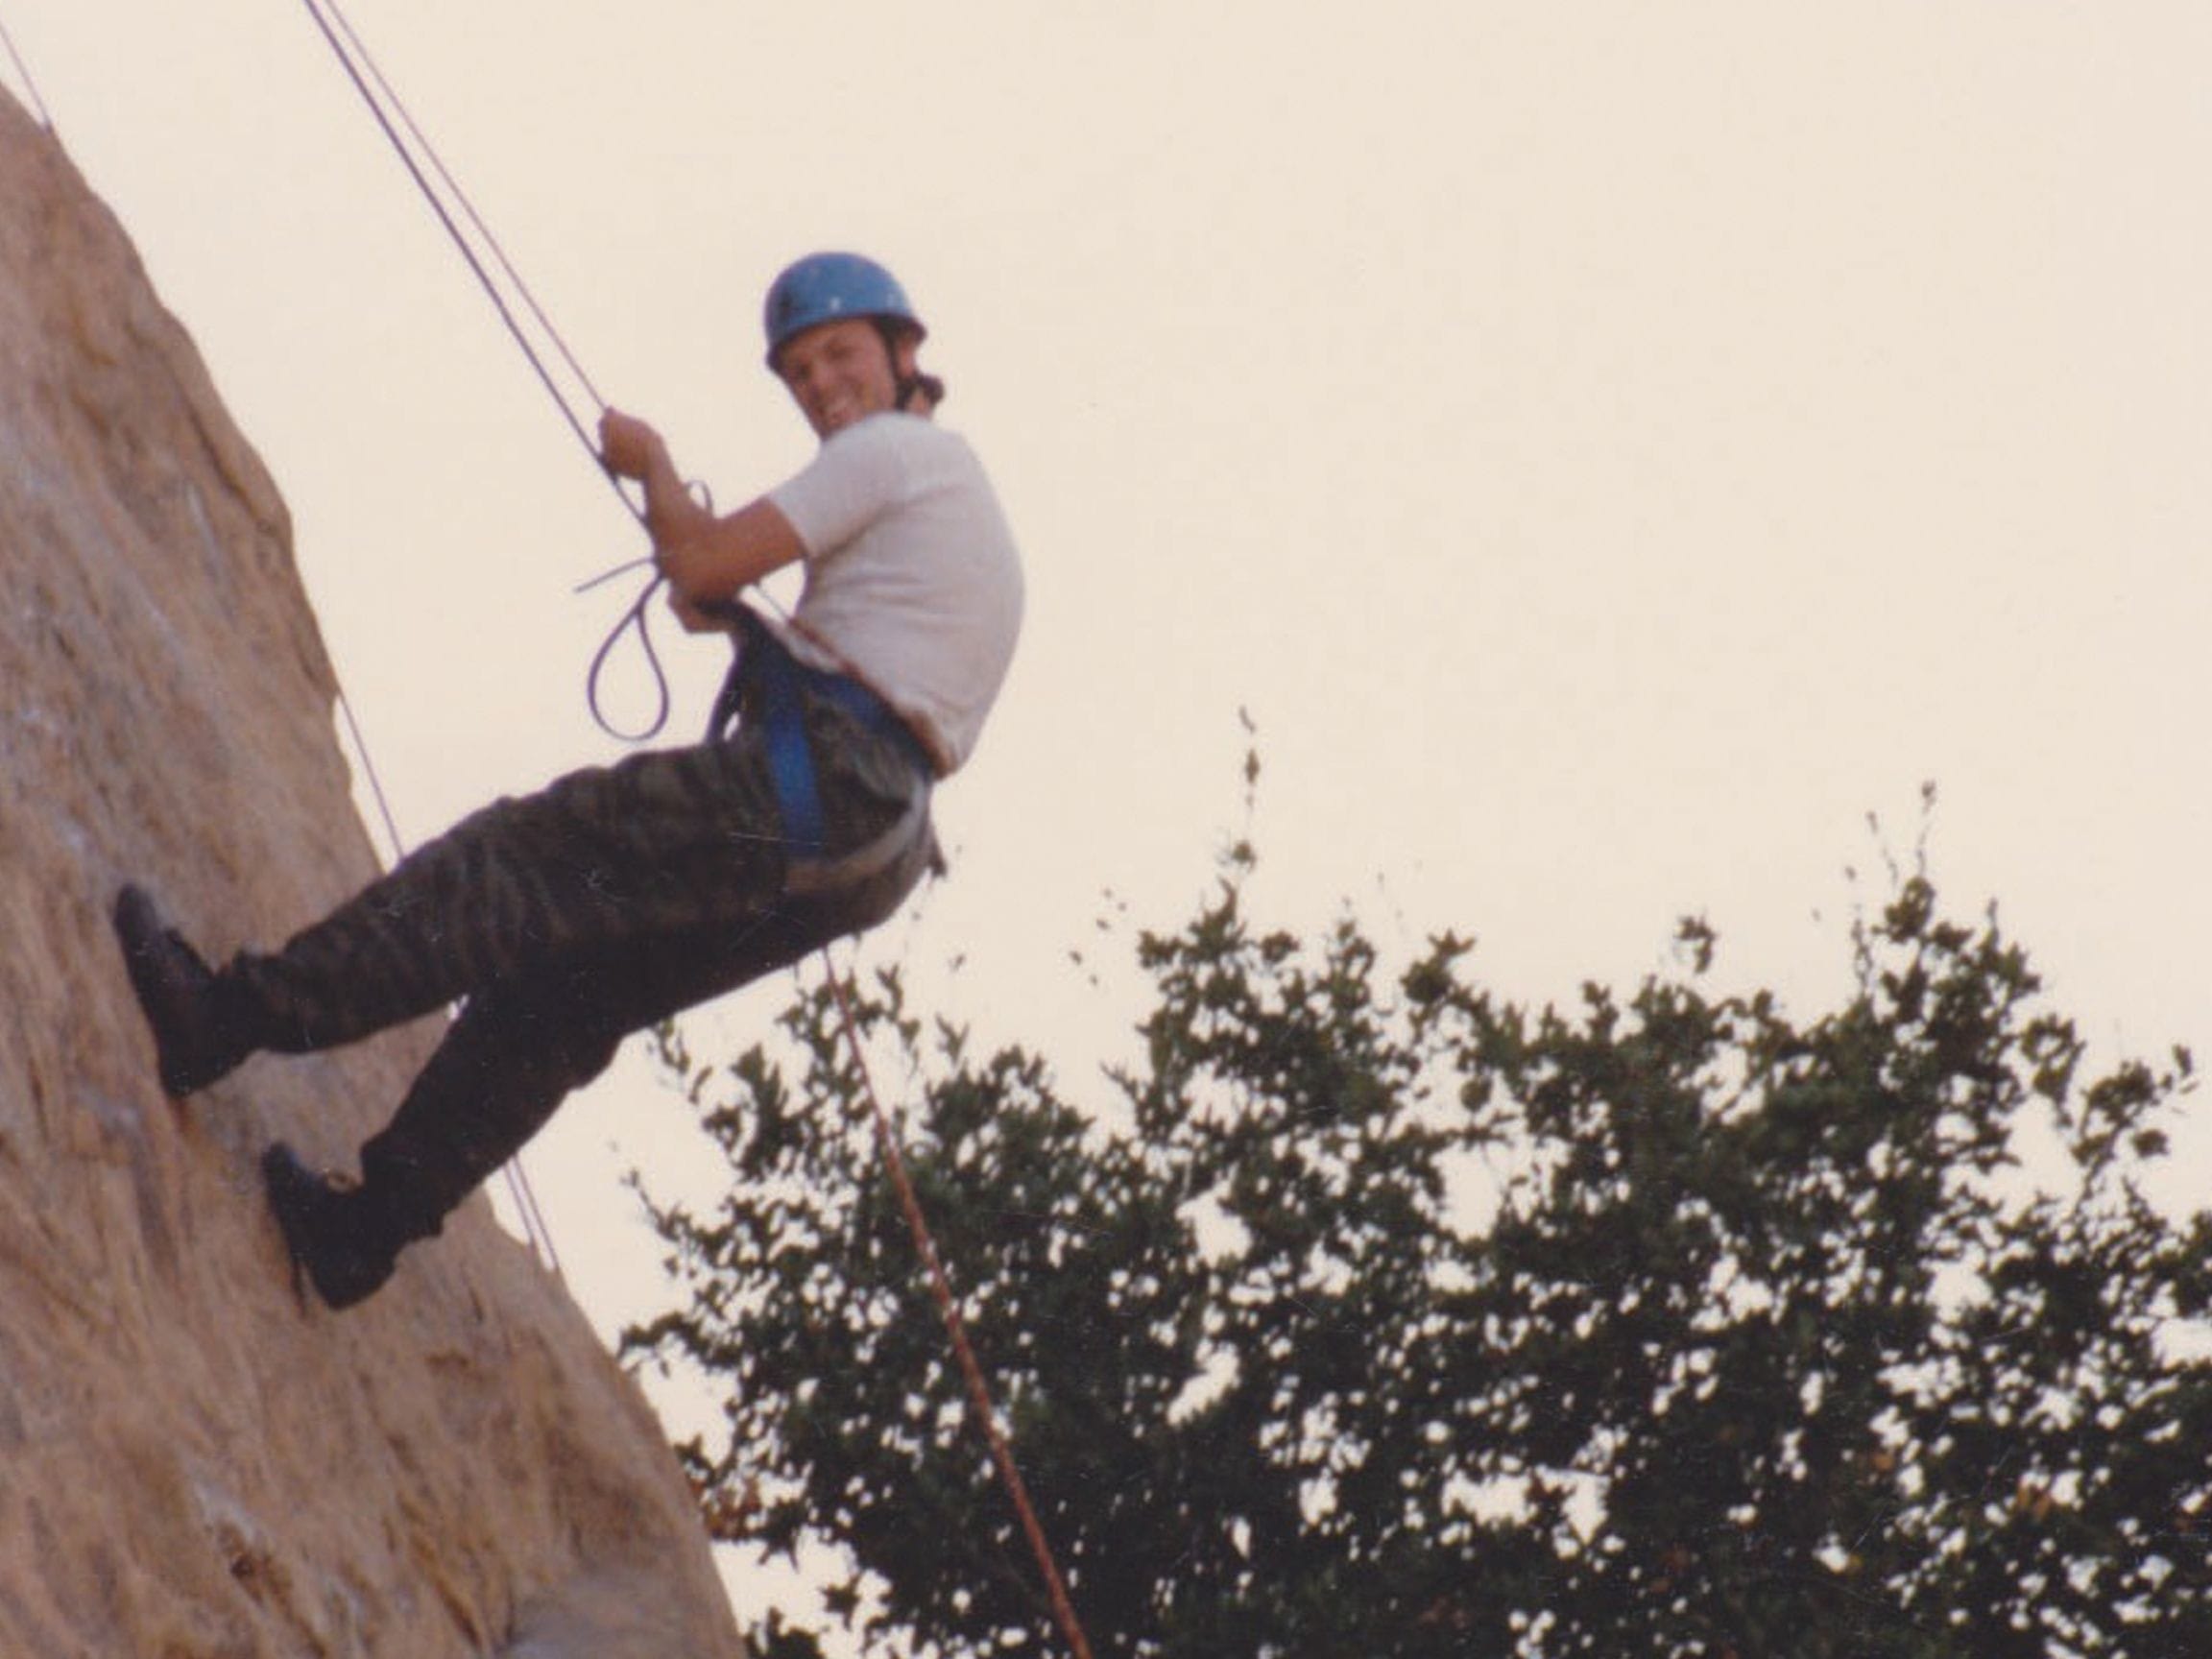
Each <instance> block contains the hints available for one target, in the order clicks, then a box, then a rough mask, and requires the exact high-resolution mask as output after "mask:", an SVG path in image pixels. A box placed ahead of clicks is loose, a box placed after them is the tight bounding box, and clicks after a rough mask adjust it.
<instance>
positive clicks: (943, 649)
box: [768, 414, 1022, 775]
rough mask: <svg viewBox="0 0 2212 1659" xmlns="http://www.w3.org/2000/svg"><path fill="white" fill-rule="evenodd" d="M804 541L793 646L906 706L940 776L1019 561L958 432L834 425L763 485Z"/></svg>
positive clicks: (1006, 607) (1011, 603) (994, 669)
mask: <svg viewBox="0 0 2212 1659" xmlns="http://www.w3.org/2000/svg"><path fill="white" fill-rule="evenodd" d="M768 498H769V500H771V501H773V502H774V503H775V504H776V506H777V508H778V510H779V511H780V512H781V513H782V515H783V517H785V518H787V519H789V520H790V521H791V528H792V529H793V530H795V531H797V532H798V534H799V540H800V541H801V543H802V544H804V545H805V549H806V565H805V569H806V584H805V589H803V590H802V592H801V594H800V598H799V606H798V609H797V610H796V611H795V612H793V613H792V622H793V624H794V627H793V628H786V629H781V630H780V632H781V634H782V635H783V637H784V639H785V641H786V642H787V643H788V644H789V645H790V647H791V650H792V652H793V654H794V655H795V656H797V657H799V658H800V659H801V660H802V661H806V662H808V663H811V664H812V665H813V666H815V667H817V668H831V669H837V670H840V671H851V672H853V673H854V674H856V675H857V676H858V677H859V678H860V679H861V680H862V681H863V682H865V683H866V684H867V685H869V686H871V687H872V688H874V690H875V691H876V692H877V693H878V695H879V696H881V697H882V698H883V699H884V700H885V701H887V702H888V703H890V704H891V706H892V707H893V708H895V709H898V710H899V712H900V713H901V714H902V715H904V716H905V717H906V719H907V721H908V723H909V724H911V725H912V726H913V727H914V728H915V730H916V732H917V733H919V734H920V735H921V737H922V739H923V741H924V742H925V743H926V744H927V745H928V747H929V748H930V749H931V750H932V751H933V752H934V754H935V757H936V760H937V765H938V770H939V772H940V773H941V774H946V775H950V773H952V772H953V771H955V770H957V769H958V768H959V766H960V765H961V764H962V763H963V762H964V761H966V760H967V758H968V757H969V756H970V755H971V754H973V753H974V749H975V739H976V736H977V734H978V733H981V731H982V730H983V717H984V716H985V715H986V714H988V713H989V712H990V710H991V705H992V702H993V701H994V700H995V699H996V698H997V697H998V687H999V686H1000V685H1002V684H1004V682H1005V679H1006V669H1007V665H1008V664H1009V663H1010V662H1011V661H1013V658H1014V639H1015V636H1016V635H1017V634H1018V633H1020V631H1021V626H1022V560H1021V555H1020V553H1019V552H1018V551H1017V549H1016V548H1015V545H1014V534H1013V532H1012V530H1011V529H1009V528H1008V526H1007V523H1006V517H1005V514H1004V513H1002V512H1001V511H1000V510H999V506H998V496H997V495H996V494H995V493H993V492H992V489H991V481H990V479H989V478H987V477H985V476H984V472H983V467H982V463H981V462H979V461H978V460H977V459H976V458H975V452H974V450H973V449H971V448H970V447H969V446H968V443H967V440H965V439H964V438H962V437H960V436H959V435H958V434H957V433H954V432H948V431H947V430H945V429H944V428H943V427H941V426H939V425H937V424H936V423H935V422H934V421H927V420H925V419H923V418H922V417H920V416H918V415H905V414H882V415H872V416H870V417H869V418H868V419H866V420H864V421H858V422H856V423H854V425H851V426H848V427H846V428H845V429H844V430H843V431H840V432H836V433H833V434H831V435H830V437H829V439H827V440H826V441H825V442H824V443H823V445H822V448H821V451H820V453H818V454H817V455H816V456H815V458H814V460H813V461H812V463H810V464H809V465H808V466H807V467H806V469H805V470H804V471H802V472H800V473H799V474H797V476H795V477H793V478H791V479H789V480H787V481H786V482H784V483H782V484H780V485H778V486H777V487H776V488H775V489H774V490H772V491H770V492H769V493H768Z"/></svg>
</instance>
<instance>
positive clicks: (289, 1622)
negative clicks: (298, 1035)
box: [0, 95, 739, 1659]
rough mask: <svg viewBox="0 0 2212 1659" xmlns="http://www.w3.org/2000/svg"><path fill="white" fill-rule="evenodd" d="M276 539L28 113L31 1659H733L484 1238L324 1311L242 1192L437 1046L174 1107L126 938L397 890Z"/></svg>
mask: <svg viewBox="0 0 2212 1659" xmlns="http://www.w3.org/2000/svg"><path fill="white" fill-rule="evenodd" d="M332 707H333V681H332V675H331V670H330V665H329V663H328V661H327V660H326V659H325V655H324V650H323V646H322V644H321V641H320V639H319V637H318V636H317V633H316V628H315V622H314V618H313V617H312V615H311V614H310V613H309V611H308V608H307V603H306V600H305V596H304V594H303V593H302V591H301V586H300V583H299V579H298V577H297V575H296V573H295V571H294V567H293V563H292V552H291V529H290V524H289V521H288V518H287V517H286V514H285V509H284V504H283V502H282V500H281V499H280V498H279V497H278V495H277V493H276V487H275V486H274V484H273V483H272V482H271V481H270V478H269V476H268V474H267V473H266V471H264V469H263V468H262V466H261V464H260V462H259V460H258V459H257V458H256V456H255V455H254V453H253V451H252V448H251V447H249V445H247V444H246V442H245V441H244V440H243V439H242V438H241V437H240V436H239V434H238V432H237V431H236V430H235V429H234V428H233V426H232V425H231V423H230V421H229V420H228V417H227V416H226V415H225V413H224V411H223V409H222V407H221V406H220V404H219V403H218V402H217V400H216V397H215V395H214V391H213V389H212V387H211V385H210V383H209V380H208V377H207V374H206V372H205V370H204V367H203V365H202V364H201V361H200V359H199V356H198V354H197V353H196V351H195V350H194V349H193V347H192V344H191V342H190V341H189V340H188V339H187V338H186V336H185V334H184V332H183V330H182V329H181V328H180V326H179V325H178V324H177V323H176V322H175V320H174V319H172V318H171V317H170V316H169V315H168V314H167V313H166V312H165V311H164V310H163V309H162V308H161V306H160V304H159V303H158V301H156V299H155V297H154V295H153V292H152V291H151V289H150V287H149V286H148V283H147V280H146V277H145V276H144V273H143V272H142V270H141V269H140V267H139V264H138V261H137V258H136V256H135V255H134V254H133V252H132V249H131V247H130V245H129V243H128V241H127V240H126V238H125V237H124V235H123V233H122V231H121V229H120V228H119V227H118V226H117V225H116V223H115V221H114V219H113V218H112V216H111V215H110V214H109V213H108V211H107V209H106V208H105V207H103V206H102V205H101V204H99V203H98V202H96V201H95V200H94V199H93V198H92V197H91V195H90V194H89V193H88V191H87V190H86V189H85V187H84V183H83V181H82V180H81V179H80V178H79V176H78V175H77V173H76V171H75V169H74V168H73V167H72V166H71V165H70V163H69V162H68V160H67V159H66V157H65V156H63V155H62V153H61V151H60V149H59V147H57V146H56V145H55V144H54V143H53V142H52V141H51V140H50V139H49V138H48V136H47V135H46V134H45V133H44V132H41V131H40V130H39V129H37V128H36V126H35V125H34V124H33V123H32V122H31V121H30V120H29V119H28V118H27V117H26V116H24V115H23V113H22V112H21V111H20V110H19V109H18V108H16V107H15V106H14V105H13V104H12V102H10V101H8V100H7V99H6V98H5V96H4V95H0V1659H75V1656H83V1659H119V1656H132V1659H145V1656H167V1659H187V1656H189V1659H201V1656H207V1659H213V1656H217V1655H222V1656H226V1659H228V1656H231V1655H237V1656H246V1655H254V1656H263V1655H266V1656H271V1659H275V1656H291V1655H307V1654H312V1655H335V1656H351V1655H379V1656H380V1655H396V1656H397V1655H403V1656H405V1659H442V1656H445V1655H506V1656H508V1659H582V1656H584V1655H590V1656H592V1659H644V1656H646V1655H652V1656H656V1659H660V1656H673V1655H686V1656H694V1655H695V1656H713V1655H735V1654H736V1653H737V1652H738V1651H739V1647H738V1643H737V1639H736V1637H735V1634H734V1632H733V1627H732V1622H731V1619H730V1615H729V1613H728V1610H727V1608H726V1606H725V1604H724V1601H723V1599H722V1595H721V1592H720V1589H719V1587H718V1585H717V1582H716V1579H715V1576H714V1573H713V1569H712V1564H711V1561H710V1558H709V1550H708V1546H707V1543H706V1540H705V1537H704V1535H703V1533H702V1531H701V1528H700V1527H699V1524H698V1522H697V1519H696V1517H695V1515H694V1512H693V1510H692V1507H691V1504H690V1503H689V1500H688V1498H687V1495H686V1493H685V1488H684V1484H683V1481H682V1479H681V1477H680V1476H679V1474H678V1472H677V1469H676V1465H675V1461H674V1458H673V1457H672V1456H671V1455H670V1454H669V1452H668V1450H667V1449H666V1447H665V1445H664V1443H663V1440H662V1437H661V1432H660V1430H659V1427H658V1425H657V1424H656V1422H655V1420H654V1419H653V1417H652V1414H651V1413H650V1412H649V1410H648V1409H647V1408H646V1407H645V1405H644V1403H643V1402H642V1400H641V1399H640V1398H639V1397H638V1395H637V1392H636V1390H635V1389H634V1388H633V1387H632V1386H631V1384H630V1383H628V1381H627V1380H626V1379H624V1378H623V1377H622V1376H621V1375H620V1373H619V1372H618V1371H617V1369H616V1368H615V1367H614V1365H613V1363H612V1362H611V1361H610V1360H609V1359H608V1358H606V1356H605V1355H604V1353H603V1352H602V1351H601V1349H600V1347H599V1345H598V1343H597V1342H596V1340H595V1339H594V1337H593V1335H592V1334H591V1332H590V1330H589V1327H588V1326H587V1324H586V1322H585V1320H584V1318H583V1317H582V1315H581V1314H580V1313H579V1312H578V1311H577V1310H576V1309H575V1307H574V1306H573V1305H572V1304H571V1303H570V1301H569V1300H568V1298H567V1297H566V1296H565V1293H564V1292H563V1291H562V1289H561V1288H560V1286H558V1285H557V1284H555V1283H553V1282H552V1281H551V1280H550V1279H549V1277H548V1276H547V1275H546V1274H544V1273H543V1272H541V1270H540V1269H539V1268H538V1267H537V1266H536V1265H535V1264H534V1263H533V1262H532V1261H531V1260H530V1258H529V1257H528V1255H527V1253H526V1252H525V1251H524V1250H523V1249H522V1248H521V1247H520V1246H519V1245H517V1243H515V1242H514V1241H512V1240H510V1239H509V1238H507V1237H506V1236H505V1235H504V1234H502V1233H501V1232H500V1231H499V1229H498V1228H497V1226H496V1225H495V1224H494V1223H493V1220H492V1217H491V1214H490V1212H489V1210H488V1208H487V1207H486V1206H485V1205H484V1203H483V1202H482V1200H478V1201H476V1202H475V1203H473V1204H472V1205H471V1206H470V1207H469V1209H468V1210H467V1211H465V1212H464V1213H463V1214H461V1215H459V1216H457V1217H456V1218H455V1220H454V1221H453V1223H452V1224H450V1225H449V1226H448V1227H447V1229H446V1233H445V1238H442V1239H440V1240H438V1241H437V1242H435V1243H434V1244H431V1245H429V1246H425V1247H422V1248H419V1249H417V1250H416V1251H414V1252H412V1253H410V1255H409V1256H408V1257H407V1258H406V1259H405V1260H404V1261H403V1262H402V1264H401V1267H400V1270H399V1273H398V1275H397V1278H396V1279H395V1280H394V1281H393V1283H392V1284H391V1285H390V1286H387V1287H386V1289H385V1290H384V1291H383V1292H382V1293H380V1294H379V1295H377V1296H376V1297H374V1298H373V1299H372V1300H371V1301H370V1302H369V1303H367V1304H366V1305H365V1306H363V1307H361V1308H359V1309H356V1310H352V1311H350V1312H348V1313H345V1314H342V1315H333V1314H331V1313H329V1312H327V1311H325V1310H323V1309H322V1307H321V1306H320V1304H316V1305H314V1306H311V1307H310V1306H303V1305H302V1304H301V1301H300V1300H298V1299H297V1298H296V1296H295V1293H294V1290H293V1287H292V1285H291V1283H290V1280H289V1277H288V1275H287V1272H286V1270H285V1266H284V1264H283V1260H282V1254H281V1249H280V1246H279V1244H278V1241H277V1238H276V1232H275V1230H274V1228H273V1227H272V1225H271V1223H270V1222H269V1220H268V1218H267V1216H266V1214H265V1213H264V1210H263V1207H262V1203H261V1199H260V1194H259V1187H258V1182H257V1180H256V1178H255V1174H254V1160H255V1157H256V1154H257V1152H258V1150H259V1148H260V1147H261V1146H262V1145H263V1144H264V1143H265V1142H267V1141H268V1140H270V1139H271V1138H273V1137H276V1136H279V1135H281V1136H284V1137H286V1138H289V1139H291V1140H292V1141H293V1142H295V1143H296V1144H298V1145H300V1146H301V1148H302V1149H303V1150H304V1151H306V1152H307V1153H308V1154H309V1155H310V1156H313V1157H318V1158H321V1159H324V1160H326V1161H329V1162H332V1163H341V1164H349V1162H350V1156H351V1150H352V1148H353V1146H354V1145H355V1144H356V1142H358V1141H359V1140H360V1139H361V1138H362V1137H363V1136H364V1135H365V1134H366V1133H368V1132H369V1131H371V1130H372V1129H373V1127H374V1126H375V1125H376V1123H377V1122H378V1121H380V1120H381V1118H382V1116H383V1115H384V1113H385V1112H386V1111H387V1110H388V1109H389V1108H390V1106H391V1104H392V1103H393V1102H394V1101H396V1100H397V1097H398V1095H399V1092H400V1090H401V1088H402V1087H403V1086H404V1084H405V1082H406V1080H407V1079H408V1077H409V1076H410V1075H411V1074H412V1071H413V1069H414V1067H415V1065H416V1063H417V1062H418V1061H419V1060H420V1059H421V1056H422V1054H423V1053H424V1052H425V1050H426V1048H427V1046H428V1045H429V1042H430V1040H431V1039H432V1037H433V1035H434V1032H433V1030H432V1029H431V1028H430V1026H429V1025H428V1024H424V1025H418V1026H416V1027H413V1028H410V1029H408V1030H405V1031H401V1032H397V1033H392V1034H389V1035H388V1036H386V1037H384V1038H380V1039H376V1040H373V1041H372V1042H370V1043H367V1044H363V1045H360V1046H356V1047H354V1048H351V1049H348V1050H345V1051H343V1052H340V1053H337V1054H333V1055H328V1056H323V1057H317V1058H311V1059H302V1060H282V1061H278V1060H269V1059H262V1060H256V1061H253V1062H251V1063H250V1064H249V1065H248V1066H247V1067H245V1068H244V1069H243V1070H241V1071H239V1072H237V1073H235V1074H234V1075H233V1076H232V1077H231V1078H229V1079H228V1080H226V1081H225V1082H224V1083H222V1084H219V1085H217V1086H216V1087H215V1088H214V1089H212V1090H210V1091H208V1092H206V1093H205V1094H203V1095H200V1096H197V1097H195V1098H194V1099H193V1100H192V1101H191V1102H190V1103H189V1104H188V1105H187V1106H185V1107H183V1108H181V1109H179V1108H176V1107H173V1106H171V1105H170V1104H169V1103H168V1102H167V1101H165V1100H164V1099H163V1097H162V1095H161V1093H160V1090H159V1089H158V1087H157V1086H156V1083H155V1080H154V1071H153V1054H152V1048H151V1045H150V1043H149V1041H148V1038H147V1035H146V1032H145V1029H144V1026H143V1024H142V1023H141V1022H140V1019H139V1016H138V1013H137V1010H136V1008H135V1006H134V1004H133V1003H132V998H131V994H130V991H129V989H128V987H127V985H126V983H125V980H124V975H123V972H122V967H121V962H120V959H119V957H118V955H117V952H116V950H115V948H114V945H113V944H112V942H111V940H110V937H109V934H108V922H107V913H108V904H109V902H110V900H111V898H112V895H113V893H114V890H115V887H116V885H117V883H118V882H119V881H121V880H122V879H124V878H127V877H137V878H145V879H147V880H148V881H149V882H150V883H151V884H152V885H153V886H154V887H155V888H156V891H157V892H158V893H159V894H160V895H161V896H162V899H163V900H164V902H166V903H167V904H168V905H169V907H170V908H171V910H172V912H173V913H174V914H175V916H176V917H177V918H178V920H179V922H180V925H181V926H183V927H184V928H185V929H186V931H187V932H189V933H190V934H191V935H192V936H193V937H195V938H196V939H197V940H199V941H200V942H202V944H203V945H204V947H206V948H207V949H208V950H210V952H225V953H227V952H228V950H231V949H233V948H235V947H236V946H238V945H239V944H241V943H243V942H245V941H248V940H253V941H256V942H266V941H269V940H271V939H274V938H280V937H282V936H283V934H284V933H285V932H286V931H288V930H289V929H290V928H291V927H292V926H296V925H297V924H298V923H300V922H301V921H302V920H304V919H305V918H307V917H308V916H310V915H311V914H313V913H316V912H318V911H319V910H320V909H321V908H323V907H325V906H326V905H327V904H329V903H330V902H334V901H335V900H337V899H339V898H341V897H343V896H344V895H346V894H347V893H349V892H350V891H351V890H352V889H353V888H355V887H356V886H358V885H359V883H360V882H361V881H362V880H363V879H365V878H367V877H369V876H370V875H372V874H373V871H374V859H373V854H372V851H371V845H370V842H369V839H368V837H367V836H366V834H365V833H364V832H363V830H362V829H361V827H360V825H359V823H358V821H357V819H356V817H355V814H354V811H353V808H352V806H351V805H350V803H349V787H348V779H347V774H346V768H345V765H344V762H343V761H342V759H341V757H340V756H339V753H338V750H337V748H336V747H335V745H334V742H333V737H332V727H331V715H332Z"/></svg>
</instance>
